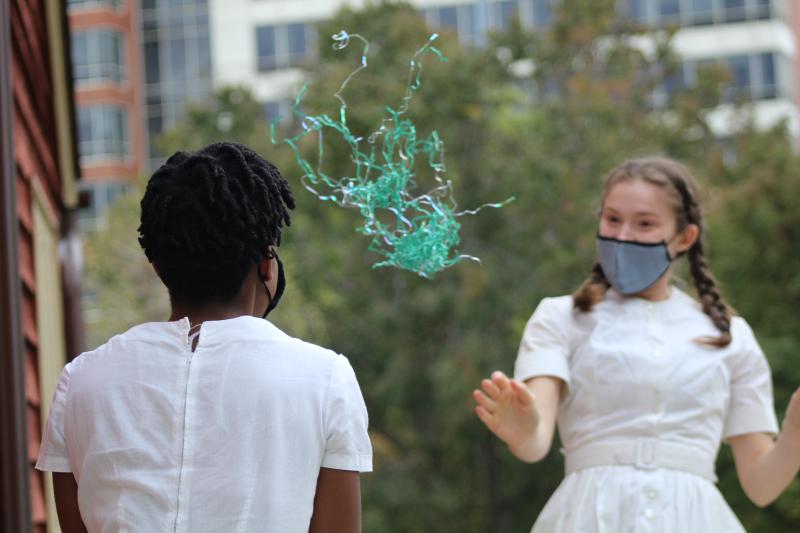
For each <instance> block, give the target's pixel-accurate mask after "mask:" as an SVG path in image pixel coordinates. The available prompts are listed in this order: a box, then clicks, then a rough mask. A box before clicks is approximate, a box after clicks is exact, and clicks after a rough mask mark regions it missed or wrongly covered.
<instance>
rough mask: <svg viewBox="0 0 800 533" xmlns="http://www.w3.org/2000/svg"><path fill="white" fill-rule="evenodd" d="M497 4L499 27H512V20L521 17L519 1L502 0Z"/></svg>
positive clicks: (496, 18) (496, 19)
mask: <svg viewBox="0 0 800 533" xmlns="http://www.w3.org/2000/svg"><path fill="white" fill-rule="evenodd" d="M495 5H496V10H495V11H496V16H495V21H496V24H497V28H498V29H500V30H503V31H505V30H507V29H508V28H510V27H511V21H512V20H513V19H515V18H517V17H519V10H518V8H517V2H516V0H502V1H500V2H498V3H497V4H495Z"/></svg>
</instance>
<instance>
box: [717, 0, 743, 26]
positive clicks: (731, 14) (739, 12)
mask: <svg viewBox="0 0 800 533" xmlns="http://www.w3.org/2000/svg"><path fill="white" fill-rule="evenodd" d="M723 6H724V7H725V22H742V21H744V20H746V19H747V14H746V12H745V7H744V0H723Z"/></svg>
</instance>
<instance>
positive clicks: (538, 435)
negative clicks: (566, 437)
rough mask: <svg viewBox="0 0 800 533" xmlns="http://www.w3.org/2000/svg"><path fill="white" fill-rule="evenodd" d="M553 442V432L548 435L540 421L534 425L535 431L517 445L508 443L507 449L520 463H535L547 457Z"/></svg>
mask: <svg viewBox="0 0 800 533" xmlns="http://www.w3.org/2000/svg"><path fill="white" fill-rule="evenodd" d="M552 442H553V432H552V431H550V432H549V434H548V431H547V428H545V427H544V424H542V422H541V420H540V421H539V423H538V424H537V425H536V429H535V430H534V431H533V432H532V433H531V434H530V435H529V436H528V437H527V438H526V439H524V440H523V441H521V442H519V443H515V444H512V443H509V444H508V449H509V450H510V451H511V453H512V454H514V455H515V456H516V457H517V458H518V459H520V460H521V461H525V462H526V463H536V462H538V461H541V460H542V459H544V458H545V457H546V456H547V453H548V452H549V451H550V446H551V445H552Z"/></svg>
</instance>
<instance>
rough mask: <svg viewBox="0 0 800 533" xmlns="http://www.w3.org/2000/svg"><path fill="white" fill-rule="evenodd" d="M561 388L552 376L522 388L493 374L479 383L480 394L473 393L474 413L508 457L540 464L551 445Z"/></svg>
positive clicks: (504, 377) (529, 382) (521, 384)
mask: <svg viewBox="0 0 800 533" xmlns="http://www.w3.org/2000/svg"><path fill="white" fill-rule="evenodd" d="M562 385H563V382H562V381H561V379H559V378H556V377H552V376H538V377H534V378H531V379H529V380H527V381H525V383H524V384H523V383H520V382H519V381H517V380H514V379H509V378H508V377H506V375H505V374H503V373H502V372H499V371H497V372H494V373H492V379H491V380H488V379H484V380H483V381H482V382H481V389H482V390H475V391H473V393H472V395H473V398H474V399H475V401H476V402H477V403H478V405H477V406H476V407H475V412H476V414H477V415H478V417H479V418H480V419H481V421H482V422H483V423H484V424H485V425H486V427H488V428H489V430H491V431H492V433H494V434H495V435H497V437H498V438H500V439H501V440H502V441H503V442H505V443H506V444H507V445H508V448H509V450H511V453H513V454H514V455H516V456H517V457H518V458H519V459H521V460H523V461H525V462H529V463H533V462H536V461H540V460H541V459H543V458H544V457H545V456H546V455H547V452H549V451H550V446H551V445H552V442H553V434H554V433H555V426H556V417H557V415H558V405H559V402H560V399H561V387H562Z"/></svg>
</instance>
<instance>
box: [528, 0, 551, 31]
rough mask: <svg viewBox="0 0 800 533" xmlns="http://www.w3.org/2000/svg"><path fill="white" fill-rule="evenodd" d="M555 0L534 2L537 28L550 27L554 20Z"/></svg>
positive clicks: (535, 0)
mask: <svg viewBox="0 0 800 533" xmlns="http://www.w3.org/2000/svg"><path fill="white" fill-rule="evenodd" d="M553 1H554V0H534V1H533V23H534V25H535V26H537V27H542V26H548V25H549V24H550V22H551V21H552V19H553Z"/></svg>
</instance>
